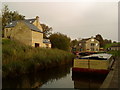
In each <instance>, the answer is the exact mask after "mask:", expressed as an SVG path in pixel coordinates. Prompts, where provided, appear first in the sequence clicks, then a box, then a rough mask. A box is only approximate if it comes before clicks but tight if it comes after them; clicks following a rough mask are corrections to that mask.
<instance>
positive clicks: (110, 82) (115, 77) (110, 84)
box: [100, 57, 120, 88]
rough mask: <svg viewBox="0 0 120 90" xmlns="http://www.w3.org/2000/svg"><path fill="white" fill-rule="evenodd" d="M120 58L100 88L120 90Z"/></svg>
mask: <svg viewBox="0 0 120 90" xmlns="http://www.w3.org/2000/svg"><path fill="white" fill-rule="evenodd" d="M119 64H120V57H116V59H115V62H114V65H113V67H112V70H111V71H110V72H109V73H108V75H107V77H106V79H105V80H104V82H103V84H102V85H101V87H100V88H119V87H118V81H119V80H120V74H118V72H119V71H120V65H119Z"/></svg>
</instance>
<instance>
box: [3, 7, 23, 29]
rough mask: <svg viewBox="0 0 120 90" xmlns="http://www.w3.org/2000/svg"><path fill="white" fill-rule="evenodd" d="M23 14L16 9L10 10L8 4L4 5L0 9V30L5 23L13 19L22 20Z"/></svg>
mask: <svg viewBox="0 0 120 90" xmlns="http://www.w3.org/2000/svg"><path fill="white" fill-rule="evenodd" d="M24 19H25V16H23V15H21V14H19V13H18V12H17V11H10V10H9V8H8V5H4V8H3V9H2V30H3V29H4V28H5V26H6V25H7V24H9V23H10V22H11V21H15V20H24Z"/></svg>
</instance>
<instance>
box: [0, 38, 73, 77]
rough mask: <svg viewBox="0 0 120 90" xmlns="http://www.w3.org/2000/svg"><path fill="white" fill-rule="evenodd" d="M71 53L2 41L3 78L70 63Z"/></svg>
mask: <svg viewBox="0 0 120 90" xmlns="http://www.w3.org/2000/svg"><path fill="white" fill-rule="evenodd" d="M73 57H74V55H73V54H72V53H69V52H66V51H63V50H58V49H46V48H34V47H31V46H26V45H23V44H21V43H20V42H18V41H11V40H9V39H3V40H2V68H3V77H6V76H7V75H10V74H13V75H18V74H21V73H29V72H34V71H35V70H36V68H38V67H39V70H40V69H45V68H49V67H55V66H58V65H61V64H62V63H64V64H65V63H67V62H70V61H71V60H72V59H73Z"/></svg>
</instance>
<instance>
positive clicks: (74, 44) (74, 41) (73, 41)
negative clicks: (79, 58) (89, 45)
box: [71, 39, 79, 47]
mask: <svg viewBox="0 0 120 90" xmlns="http://www.w3.org/2000/svg"><path fill="white" fill-rule="evenodd" d="M78 44H79V41H78V40H76V39H75V40H72V41H71V47H74V46H77V45H78Z"/></svg>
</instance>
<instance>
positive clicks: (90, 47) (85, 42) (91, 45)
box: [79, 37, 100, 51]
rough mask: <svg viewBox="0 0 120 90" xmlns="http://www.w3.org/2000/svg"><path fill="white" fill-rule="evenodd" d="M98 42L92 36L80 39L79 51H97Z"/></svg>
mask: <svg viewBox="0 0 120 90" xmlns="http://www.w3.org/2000/svg"><path fill="white" fill-rule="evenodd" d="M99 48H100V42H99V41H98V40H96V39H95V38H94V37H91V38H87V39H82V40H81V41H80V42H79V49H80V51H99Z"/></svg>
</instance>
